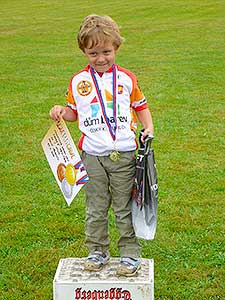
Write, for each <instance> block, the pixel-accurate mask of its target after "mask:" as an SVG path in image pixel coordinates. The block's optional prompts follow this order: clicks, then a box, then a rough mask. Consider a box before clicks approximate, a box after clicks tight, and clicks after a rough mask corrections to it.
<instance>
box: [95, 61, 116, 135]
mask: <svg viewBox="0 0 225 300" xmlns="http://www.w3.org/2000/svg"><path fill="white" fill-rule="evenodd" d="M90 70H91V77H92V80H93V82H94V85H95V89H96V92H97V95H98V98H99V102H100V105H101V109H102V114H103V117H104V120H105V122H106V125H107V127H108V130H109V133H110V135H111V137H112V139H113V141H115V139H116V129H117V109H116V107H117V105H116V104H117V103H116V67H115V65H112V96H113V118H114V121H115V127H114V128H113V126H112V125H111V123H110V121H109V118H108V117H107V113H106V108H105V104H104V101H103V98H102V93H101V90H100V89H99V85H98V82H97V79H96V76H95V70H94V68H92V67H91V68H90Z"/></svg>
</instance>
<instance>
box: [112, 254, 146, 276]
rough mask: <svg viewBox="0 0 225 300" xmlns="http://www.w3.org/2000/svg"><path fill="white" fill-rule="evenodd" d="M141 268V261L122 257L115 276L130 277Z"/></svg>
mask: <svg viewBox="0 0 225 300" xmlns="http://www.w3.org/2000/svg"><path fill="white" fill-rule="evenodd" d="M140 268H141V260H140V259H135V258H132V257H122V258H121V259H120V264H119V266H118V268H117V271H116V275H118V276H126V277H131V276H134V275H135V274H136V273H137V271H138V270H139V269H140Z"/></svg>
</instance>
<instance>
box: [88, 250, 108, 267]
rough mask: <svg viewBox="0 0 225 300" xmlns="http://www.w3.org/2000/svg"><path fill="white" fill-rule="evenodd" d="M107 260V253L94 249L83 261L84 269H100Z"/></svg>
mask: <svg viewBox="0 0 225 300" xmlns="http://www.w3.org/2000/svg"><path fill="white" fill-rule="evenodd" d="M108 262H109V255H107V254H105V253H103V252H100V251H94V252H93V253H91V254H90V255H89V256H88V257H87V258H86V260H85V262H84V270H86V271H95V272H96V271H101V270H102V268H103V267H104V266H105V265H106V264H107V263H108Z"/></svg>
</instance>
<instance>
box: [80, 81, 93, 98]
mask: <svg viewBox="0 0 225 300" xmlns="http://www.w3.org/2000/svg"><path fill="white" fill-rule="evenodd" d="M92 89H93V87H92V84H91V83H90V81H88V80H82V81H80V82H79V83H78V84H77V91H78V93H79V94H80V95H81V96H88V95H89V94H90V93H91V92H92Z"/></svg>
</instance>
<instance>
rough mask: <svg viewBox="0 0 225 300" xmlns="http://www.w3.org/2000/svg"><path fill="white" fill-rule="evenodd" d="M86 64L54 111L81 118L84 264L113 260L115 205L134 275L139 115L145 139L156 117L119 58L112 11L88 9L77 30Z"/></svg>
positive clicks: (127, 266)
mask: <svg viewBox="0 0 225 300" xmlns="http://www.w3.org/2000/svg"><path fill="white" fill-rule="evenodd" d="M77 39H78V45H79V48H80V49H81V50H82V51H83V53H84V55H85V56H86V58H87V61H88V66H87V67H85V68H84V69H83V70H81V71H80V72H78V73H76V74H75V75H74V76H73V77H72V79H71V80H70V83H69V88H68V93H67V106H65V107H64V106H61V105H56V106H54V107H53V108H52V109H51V110H50V117H51V118H52V119H53V120H58V119H59V118H60V117H63V119H64V120H66V121H76V120H78V124H79V129H80V131H81V133H82V135H81V138H80V140H79V143H78V147H79V149H80V150H82V159H83V162H84V164H85V166H86V170H87V172H88V175H89V182H88V183H87V184H86V185H85V192H86V224H85V234H86V238H85V244H86V246H87V248H88V250H89V256H88V257H87V258H86V260H85V269H86V270H89V271H99V270H101V269H102V268H103V267H104V265H105V264H106V263H108V261H109V244H110V241H109V236H108V210H109V208H110V206H111V205H112V208H113V211H114V213H115V216H116V223H117V226H118V229H119V233H120V238H119V241H118V247H119V251H120V256H121V260H120V265H119V267H118V269H117V274H118V275H124V276H133V275H134V274H135V273H136V272H137V270H138V269H139V268H140V258H139V257H140V245H139V243H138V241H137V239H136V237H135V233H134V229H133V225H132V217H131V203H130V198H131V192H132V186H133V181H134V176H135V150H136V148H137V143H136V139H135V129H136V116H137V118H138V120H139V121H140V122H141V124H142V126H143V127H144V134H143V137H142V138H143V139H144V138H145V137H146V136H147V135H149V134H151V135H152V134H153V123H152V118H151V114H150V111H149V109H148V107H147V102H146V99H145V97H144V94H143V93H142V92H141V90H140V89H139V87H138V85H137V79H136V77H135V75H134V74H133V73H132V72H130V71H128V70H126V69H124V68H122V67H120V66H119V65H117V64H115V58H116V54H117V51H118V49H119V47H120V45H121V43H122V42H123V38H122V37H121V36H120V32H119V28H118V25H117V24H116V23H115V22H114V21H113V20H112V19H111V18H110V17H108V16H98V15H90V16H87V17H86V18H85V19H84V21H83V23H82V24H81V27H80V31H79V33H78V36H77Z"/></svg>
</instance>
